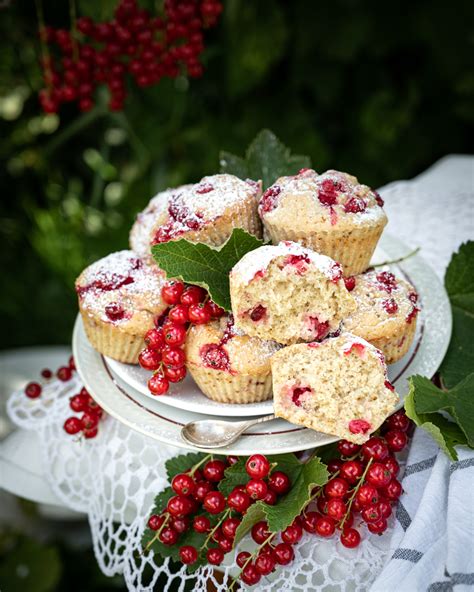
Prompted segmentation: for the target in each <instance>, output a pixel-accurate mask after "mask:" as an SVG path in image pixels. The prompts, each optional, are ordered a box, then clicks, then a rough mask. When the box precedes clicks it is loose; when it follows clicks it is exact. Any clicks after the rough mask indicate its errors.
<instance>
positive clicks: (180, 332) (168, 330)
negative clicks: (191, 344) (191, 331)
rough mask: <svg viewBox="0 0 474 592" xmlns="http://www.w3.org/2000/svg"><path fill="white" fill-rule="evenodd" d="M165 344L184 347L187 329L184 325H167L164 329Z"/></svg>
mask: <svg viewBox="0 0 474 592" xmlns="http://www.w3.org/2000/svg"><path fill="white" fill-rule="evenodd" d="M163 334H164V337H165V342H166V343H167V344H168V345H171V346H177V345H183V343H184V342H185V341H186V329H185V327H184V326H183V325H175V324H167V325H165V326H164V327H163Z"/></svg>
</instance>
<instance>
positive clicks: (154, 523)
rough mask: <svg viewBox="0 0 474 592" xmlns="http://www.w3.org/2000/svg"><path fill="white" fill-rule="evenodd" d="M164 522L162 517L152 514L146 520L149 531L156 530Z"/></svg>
mask: <svg viewBox="0 0 474 592" xmlns="http://www.w3.org/2000/svg"><path fill="white" fill-rule="evenodd" d="M164 521H165V517H164V516H159V515H158V514H152V515H151V516H150V518H148V528H150V529H151V530H158V529H159V528H160V526H161V525H162V524H163V522H164Z"/></svg>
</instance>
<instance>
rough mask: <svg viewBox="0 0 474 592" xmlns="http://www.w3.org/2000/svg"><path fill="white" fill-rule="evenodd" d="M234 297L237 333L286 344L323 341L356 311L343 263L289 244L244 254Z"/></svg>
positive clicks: (235, 274) (234, 276) (233, 278)
mask: <svg viewBox="0 0 474 592" xmlns="http://www.w3.org/2000/svg"><path fill="white" fill-rule="evenodd" d="M230 296H231V302H232V312H233V314H234V317H235V325H236V327H237V328H238V329H240V330H242V331H244V332H245V333H246V334H247V335H250V336H252V337H260V338H261V339H266V340H273V341H277V342H278V343H282V344H285V345H288V344H291V343H297V342H300V341H315V340H321V339H323V338H325V337H326V336H327V335H329V334H330V333H334V332H335V331H337V330H338V329H339V325H340V322H341V320H342V319H343V318H345V317H347V316H348V315H349V314H350V313H351V312H352V311H353V310H354V309H355V302H354V298H353V297H352V296H351V294H350V293H349V291H348V290H347V288H346V286H345V283H344V280H343V277H342V268H341V266H340V265H339V263H336V262H335V261H333V260H332V259H330V258H329V257H326V256H325V255H319V254H318V253H315V252H314V251H312V250H311V249H307V248H305V247H302V246H301V245H300V244H298V243H293V242H290V241H285V242H282V243H280V244H279V245H277V246H264V247H260V248H258V249H255V250H254V251H251V252H249V253H247V254H246V255H244V257H242V259H241V260H240V261H239V262H238V263H237V264H236V265H235V266H234V267H233V269H232V270H231V272H230Z"/></svg>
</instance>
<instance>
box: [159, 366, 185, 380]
mask: <svg viewBox="0 0 474 592" xmlns="http://www.w3.org/2000/svg"><path fill="white" fill-rule="evenodd" d="M163 372H164V374H165V376H166V378H167V379H168V380H169V381H170V382H181V381H182V380H183V379H184V378H185V377H186V367H185V366H181V367H179V368H168V367H167V366H166V367H165V368H164V369H163Z"/></svg>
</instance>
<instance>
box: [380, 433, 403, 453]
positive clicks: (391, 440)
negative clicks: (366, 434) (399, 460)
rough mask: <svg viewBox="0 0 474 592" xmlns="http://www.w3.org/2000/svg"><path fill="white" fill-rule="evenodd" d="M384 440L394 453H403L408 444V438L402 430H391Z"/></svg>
mask: <svg viewBox="0 0 474 592" xmlns="http://www.w3.org/2000/svg"><path fill="white" fill-rule="evenodd" d="M384 438H385V440H386V442H387V446H388V447H389V449H390V450H391V451H392V452H401V451H402V450H403V449H404V448H405V446H406V445H407V443H408V436H407V435H406V434H405V432H402V431H401V430H390V431H389V432H387V433H386V434H385V435H384Z"/></svg>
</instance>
